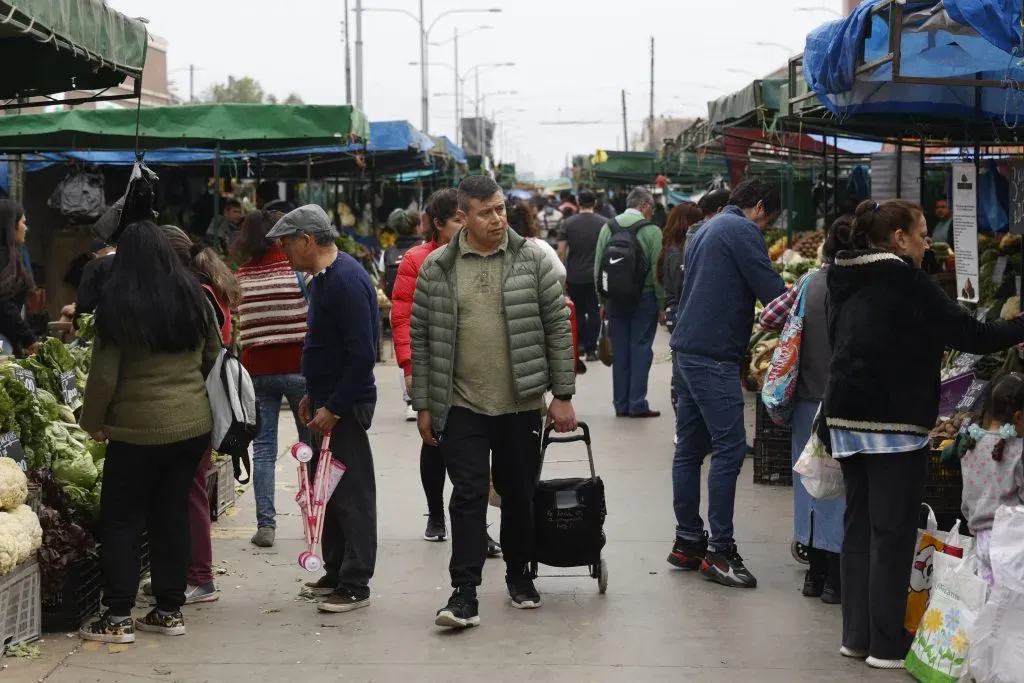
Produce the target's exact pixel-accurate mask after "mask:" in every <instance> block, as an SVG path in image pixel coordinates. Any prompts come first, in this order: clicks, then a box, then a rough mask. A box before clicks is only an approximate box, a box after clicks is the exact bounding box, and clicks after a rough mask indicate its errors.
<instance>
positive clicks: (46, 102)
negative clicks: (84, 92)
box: [0, 76, 142, 110]
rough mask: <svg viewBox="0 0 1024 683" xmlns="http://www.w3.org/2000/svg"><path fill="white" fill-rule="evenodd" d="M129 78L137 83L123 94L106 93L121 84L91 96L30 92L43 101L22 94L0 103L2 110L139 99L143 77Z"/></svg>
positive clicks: (30, 95)
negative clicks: (32, 100) (65, 95)
mask: <svg viewBox="0 0 1024 683" xmlns="http://www.w3.org/2000/svg"><path fill="white" fill-rule="evenodd" d="M129 78H132V79H133V80H134V82H135V85H134V86H133V87H132V90H131V92H128V93H123V94H120V95H107V94H105V93H107V92H109V91H110V90H112V89H113V88H114V87H120V86H112V87H110V88H103V89H102V90H100V91H99V92H97V93H96V94H95V95H92V96H90V97H72V98H70V99H63V100H59V99H57V98H56V97H54V96H53V95H52V94H46V95H44V94H41V93H29V94H28V95H27V96H28V97H41V98H43V99H42V101H36V102H30V101H25V100H23V98H24V97H26V95H22V96H21V97H18V98H12V99H8V100H6V101H5V102H3V103H0V110H8V109H29V108H32V107H48V106H50V105H51V104H68V105H71V106H74V105H78V104H87V103H89V102H116V101H123V100H137V99H139V98H141V97H142V78H141V77H138V78H136V77H131V76H129ZM72 85H73V84H72Z"/></svg>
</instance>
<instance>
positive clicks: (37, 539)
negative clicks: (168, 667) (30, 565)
mask: <svg viewBox="0 0 1024 683" xmlns="http://www.w3.org/2000/svg"><path fill="white" fill-rule="evenodd" d="M10 514H11V515H13V516H14V517H15V518H16V519H17V520H18V523H19V524H21V527H22V530H23V532H24V533H25V534H26V535H27V536H28V539H29V548H28V554H29V555H31V554H32V553H34V552H35V551H37V550H39V548H40V546H42V545H43V527H41V526H39V517H37V516H36V513H34V512H32V508H30V507H29V506H28V505H19V506H18V507H16V508H14V509H13V510H11V512H10ZM22 559H28V558H27V557H25V558H22Z"/></svg>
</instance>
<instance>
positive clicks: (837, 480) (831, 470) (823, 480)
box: [793, 429, 846, 500]
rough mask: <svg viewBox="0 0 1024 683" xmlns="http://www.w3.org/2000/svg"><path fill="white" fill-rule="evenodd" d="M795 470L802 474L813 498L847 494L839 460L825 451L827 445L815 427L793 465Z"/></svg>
mask: <svg viewBox="0 0 1024 683" xmlns="http://www.w3.org/2000/svg"><path fill="white" fill-rule="evenodd" d="M793 471H794V472H796V473H797V474H799V475H800V483H801V484H803V486H804V488H805V489H807V493H809V494H811V497H813V498H817V499H818V500H832V499H833V498H842V497H843V496H844V495H846V484H845V483H844V482H843V470H842V468H841V467H840V465H839V461H838V460H835V459H834V458H833V457H832V456H830V455H829V454H828V453H827V452H826V451H825V446H824V445H823V444H822V443H821V439H819V438H818V435H817V434H816V433H815V430H813V429H812V430H811V438H810V439H808V440H807V445H806V446H804V449H803V451H801V452H800V457H799V458H798V459H797V461H796V464H795V465H793Z"/></svg>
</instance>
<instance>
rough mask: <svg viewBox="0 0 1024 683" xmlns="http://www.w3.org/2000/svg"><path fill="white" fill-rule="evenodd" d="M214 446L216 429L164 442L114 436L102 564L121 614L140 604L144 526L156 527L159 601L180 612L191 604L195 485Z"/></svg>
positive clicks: (114, 608) (104, 494) (113, 606)
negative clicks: (212, 438) (188, 591)
mask: <svg viewBox="0 0 1024 683" xmlns="http://www.w3.org/2000/svg"><path fill="white" fill-rule="evenodd" d="M209 446H210V435H209V434H206V435H205V436H201V437H197V438H195V439H189V440H188V441H181V442H178V443H172V444H167V445H164V446H136V445H133V444H128V443H124V442H123V441H111V442H110V443H109V444H108V446H107V456H106V459H105V460H104V462H103V489H102V491H101V493H100V544H101V545H100V566H101V567H102V570H103V604H104V605H106V607H107V609H109V610H110V612H111V613H112V614H114V615H115V616H127V615H129V614H131V610H132V608H133V607H134V606H135V596H136V594H137V593H138V592H139V544H140V542H141V540H142V531H143V530H146V531H147V532H148V534H149V558H150V565H151V569H150V571H151V573H152V576H153V595H154V597H156V604H157V607H159V608H160V609H162V610H164V611H167V612H176V611H178V610H179V609H181V606H182V605H184V604H185V581H186V576H185V575H186V573H187V572H188V564H189V560H190V559H191V555H192V543H191V536H190V534H189V526H188V492H189V489H190V488H191V486H192V477H193V476H194V475H195V472H196V467H198V466H199V459H200V458H201V457H202V456H203V453H205V452H206V449H207V448H208V447H209Z"/></svg>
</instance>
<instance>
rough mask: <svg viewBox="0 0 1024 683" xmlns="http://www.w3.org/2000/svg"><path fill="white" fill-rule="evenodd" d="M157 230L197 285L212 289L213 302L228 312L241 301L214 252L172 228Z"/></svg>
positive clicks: (239, 292)
mask: <svg viewBox="0 0 1024 683" xmlns="http://www.w3.org/2000/svg"><path fill="white" fill-rule="evenodd" d="M159 229H160V231H161V232H162V233H163V234H164V237H166V238H167V239H168V241H169V242H170V245H171V249H173V250H174V253H175V254H177V255H178V259H179V260H180V261H181V262H182V263H183V264H184V265H185V266H186V267H187V268H188V269H189V270H191V271H192V272H193V273H194V274H195V275H196V277H198V278H199V281H200V283H202V284H205V285H209V286H210V287H211V288H213V293H214V296H216V297H217V301H219V302H220V303H221V304H223V305H225V306H227V307H228V308H230V309H234V308H237V307H238V304H239V303H241V301H242V286H241V285H240V284H238V278H236V277H235V274H234V273H232V272H231V269H230V268H228V266H227V264H226V263H224V261H222V260H221V258H220V256H218V255H217V252H215V251H214V250H213V249H211V248H210V247H208V246H206V245H205V244H202V243H193V242H192V238H191V237H189V236H188V235H187V234H186V233H185V231H184V230H182V229H181V228H179V227H178V226H176V225H161V226H160V228H159Z"/></svg>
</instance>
